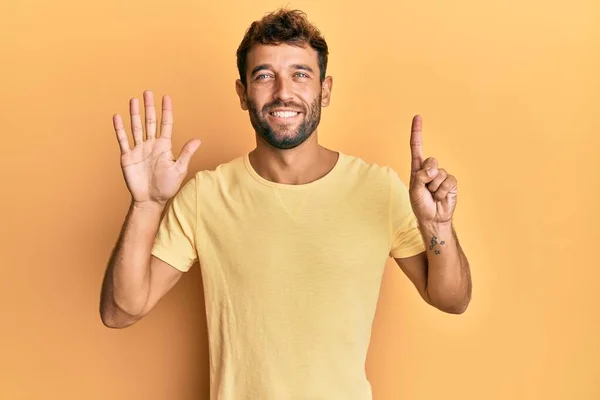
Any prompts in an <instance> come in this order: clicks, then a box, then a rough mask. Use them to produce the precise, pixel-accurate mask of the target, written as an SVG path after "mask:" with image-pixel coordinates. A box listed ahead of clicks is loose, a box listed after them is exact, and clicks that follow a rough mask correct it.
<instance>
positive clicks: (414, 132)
mask: <svg viewBox="0 0 600 400" xmlns="http://www.w3.org/2000/svg"><path fill="white" fill-rule="evenodd" d="M421 126H422V120H421V116H420V115H415V116H414V117H413V120H412V127H411V129H410V158H411V172H412V173H415V172H417V171H419V170H420V169H421V164H422V163H423V149H422V139H421Z"/></svg>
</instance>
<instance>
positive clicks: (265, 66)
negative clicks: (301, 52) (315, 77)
mask: <svg viewBox="0 0 600 400" xmlns="http://www.w3.org/2000/svg"><path fill="white" fill-rule="evenodd" d="M290 68H292V69H300V70H303V71H308V72H310V73H313V72H314V71H313V69H312V68H311V67H309V66H308V65H306V64H292V65H290ZM263 69H273V66H272V65H271V64H260V65H257V66H256V67H254V68H253V69H252V72H251V73H250V75H254V74H256V73H257V72H258V71H260V70H263Z"/></svg>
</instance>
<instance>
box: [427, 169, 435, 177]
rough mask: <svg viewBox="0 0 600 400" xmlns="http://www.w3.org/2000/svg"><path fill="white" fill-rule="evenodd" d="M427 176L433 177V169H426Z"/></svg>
mask: <svg viewBox="0 0 600 400" xmlns="http://www.w3.org/2000/svg"><path fill="white" fill-rule="evenodd" d="M427 175H429V176H430V177H431V176H433V175H435V168H427Z"/></svg>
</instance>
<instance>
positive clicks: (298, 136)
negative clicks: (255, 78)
mask: <svg viewBox="0 0 600 400" xmlns="http://www.w3.org/2000/svg"><path fill="white" fill-rule="evenodd" d="M278 107H289V108H292V109H294V110H298V111H300V112H302V115H303V116H304V118H303V119H302V122H300V124H299V125H298V126H297V127H296V128H295V129H294V127H293V126H292V124H279V125H277V126H275V127H274V126H271V125H270V124H269V122H268V121H267V116H268V115H269V112H270V111H271V110H274V109H276V108H278ZM248 111H249V114H250V122H251V123H252V127H254V130H255V131H256V133H257V134H258V135H259V136H260V137H261V138H263V139H264V140H265V141H266V142H267V143H268V144H269V145H271V146H273V147H275V148H276V149H280V150H289V149H293V148H294V147H297V146H299V145H300V144H302V143H304V141H305V140H306V139H308V138H309V137H310V136H311V135H312V133H313V132H314V131H315V129H317V126H318V125H319V122H320V121H321V94H320V93H319V95H318V96H317V97H316V98H315V99H314V101H313V102H312V103H311V105H310V109H308V110H307V109H306V107H304V106H302V105H300V104H296V103H293V102H288V103H285V102H282V101H279V100H277V101H274V102H272V103H270V104H266V105H265V106H264V107H263V108H262V111H259V110H258V107H257V105H256V103H254V102H253V101H252V100H250V99H248Z"/></svg>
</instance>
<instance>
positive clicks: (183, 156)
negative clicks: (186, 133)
mask: <svg viewBox="0 0 600 400" xmlns="http://www.w3.org/2000/svg"><path fill="white" fill-rule="evenodd" d="M200 144H202V142H201V141H200V139H191V140H189V141H188V142H187V143H186V144H184V145H183V148H182V149H181V153H180V154H179V158H178V159H177V161H176V163H177V164H178V165H179V168H180V170H186V171H187V169H188V166H189V164H190V160H191V159H192V156H193V155H194V153H195V152H196V150H198V147H200Z"/></svg>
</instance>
